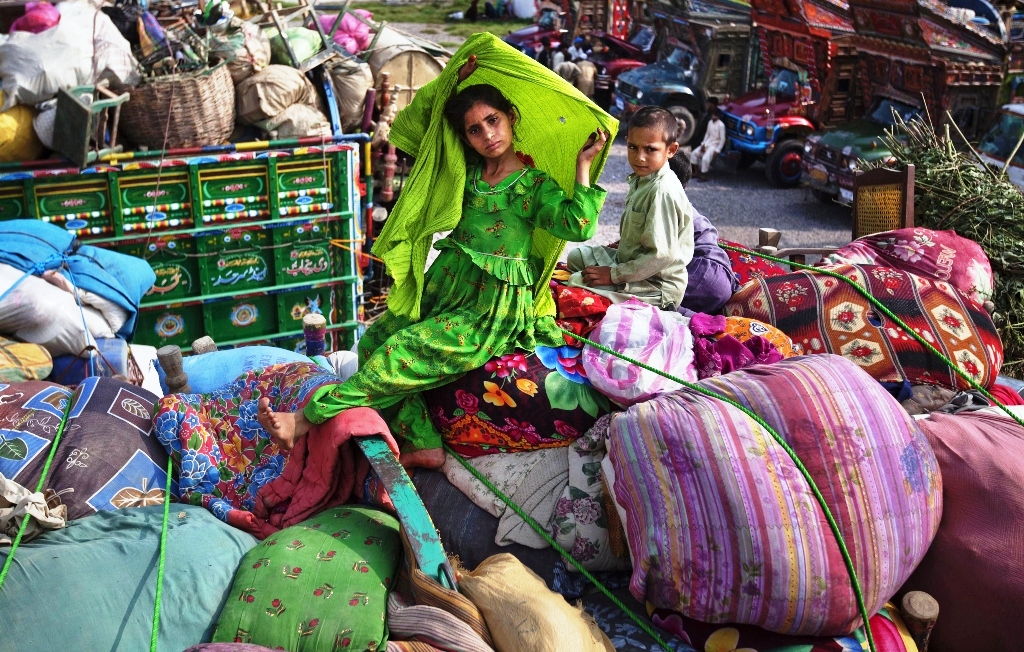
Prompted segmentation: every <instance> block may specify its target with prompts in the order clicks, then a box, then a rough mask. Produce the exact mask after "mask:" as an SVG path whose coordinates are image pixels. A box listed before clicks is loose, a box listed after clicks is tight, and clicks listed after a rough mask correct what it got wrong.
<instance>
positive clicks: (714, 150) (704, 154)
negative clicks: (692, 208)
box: [690, 106, 725, 181]
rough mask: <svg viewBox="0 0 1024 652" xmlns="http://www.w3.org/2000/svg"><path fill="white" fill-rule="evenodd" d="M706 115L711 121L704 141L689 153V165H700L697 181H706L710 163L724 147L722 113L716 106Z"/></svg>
mask: <svg viewBox="0 0 1024 652" xmlns="http://www.w3.org/2000/svg"><path fill="white" fill-rule="evenodd" d="M708 113H709V114H710V116H711V119H710V120H709V121H708V130H707V133H705V134H704V140H703V141H702V142H701V144H700V147H698V148H697V149H695V150H693V151H692V152H690V164H691V165H698V164H699V165H700V174H699V175H697V181H707V180H708V170H710V169H711V161H713V160H715V155H716V154H718V153H719V152H721V151H722V148H724V147H725V123H724V122H722V111H721V109H719V108H718V107H717V106H716V107H715V108H713V109H711V110H710V111H708Z"/></svg>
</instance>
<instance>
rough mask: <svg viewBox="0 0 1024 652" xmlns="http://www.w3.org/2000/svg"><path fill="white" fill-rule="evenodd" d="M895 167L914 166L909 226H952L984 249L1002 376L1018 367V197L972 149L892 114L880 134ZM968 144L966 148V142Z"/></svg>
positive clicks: (1022, 288) (1021, 244) (1023, 264)
mask: <svg viewBox="0 0 1024 652" xmlns="http://www.w3.org/2000/svg"><path fill="white" fill-rule="evenodd" d="M883 141H884V144H885V145H886V146H887V147H889V148H890V149H891V151H892V153H893V155H894V156H895V157H896V160H897V162H898V163H897V164H898V165H899V166H900V167H906V165H907V164H911V163H912V164H913V165H914V168H915V169H914V181H915V183H914V223H915V224H917V225H920V226H924V227H927V228H929V229H935V230H942V229H953V230H954V231H956V232H957V234H959V235H960V236H963V237H965V238H970V239H971V240H974V241H975V242H977V243H978V244H980V245H981V247H982V248H983V249H984V250H985V253H986V254H987V255H988V257H989V261H990V262H991V263H992V271H993V272H994V273H995V290H994V293H993V297H992V301H993V302H994V303H995V307H996V310H995V313H994V314H993V318H994V320H995V323H996V326H997V327H998V328H999V334H1000V336H1001V337H1002V340H1003V347H1004V350H1005V355H1006V362H1005V363H1004V365H1003V373H1005V374H1007V375H1011V376H1016V377H1020V373H1021V372H1024V195H1021V192H1020V190H1019V189H1018V188H1017V187H1016V186H1014V185H1013V184H1012V183H1010V180H1009V179H1008V178H1007V176H1006V175H1004V174H1002V170H1001V169H999V168H995V167H992V166H984V167H983V165H982V163H981V160H980V157H979V156H978V155H977V153H976V152H974V151H973V150H971V151H968V152H966V153H965V152H961V151H958V150H957V149H956V148H955V147H954V144H953V140H952V138H951V137H950V133H949V127H948V126H947V127H946V129H945V133H944V134H943V135H939V134H937V133H936V131H935V129H934V128H933V127H932V126H931V125H930V124H927V123H924V122H921V121H914V122H909V123H908V122H904V121H903V120H899V119H897V122H896V125H895V126H894V127H893V129H892V131H891V132H889V133H887V134H886V136H885V137H884V138H883ZM968 147H969V145H968Z"/></svg>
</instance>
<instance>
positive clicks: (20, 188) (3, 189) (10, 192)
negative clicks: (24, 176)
mask: <svg viewBox="0 0 1024 652" xmlns="http://www.w3.org/2000/svg"><path fill="white" fill-rule="evenodd" d="M27 217H31V216H30V215H29V214H28V201H27V200H26V199H25V183H24V182H23V181H9V182H5V183H3V184H0V220H18V219H24V218H27Z"/></svg>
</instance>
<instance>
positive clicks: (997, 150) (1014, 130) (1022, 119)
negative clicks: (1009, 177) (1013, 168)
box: [978, 113, 1024, 166]
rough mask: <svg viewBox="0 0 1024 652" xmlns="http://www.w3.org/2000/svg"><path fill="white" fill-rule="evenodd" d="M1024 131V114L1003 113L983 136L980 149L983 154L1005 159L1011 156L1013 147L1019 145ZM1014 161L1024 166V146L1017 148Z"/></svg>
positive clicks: (979, 144) (979, 145)
mask: <svg viewBox="0 0 1024 652" xmlns="http://www.w3.org/2000/svg"><path fill="white" fill-rule="evenodd" d="M1022 133H1024V116H1021V115H1017V114H1015V113H1003V114H1001V115H1000V116H999V121H998V122H996V123H995V124H994V125H992V128H991V129H989V130H988V133H986V134H985V135H984V136H982V137H981V142H980V143H978V150H979V151H980V152H982V153H983V154H988V155H989V156H994V157H996V158H998V159H1001V160H1003V161H1005V160H1006V159H1007V158H1009V156H1010V152H1012V151H1013V148H1014V147H1016V146H1017V142H1018V141H1020V136H1021V134H1022ZM1013 163H1014V164H1015V165H1022V166H1024V147H1021V148H1020V149H1018V150H1017V154H1016V155H1015V156H1014V157H1013Z"/></svg>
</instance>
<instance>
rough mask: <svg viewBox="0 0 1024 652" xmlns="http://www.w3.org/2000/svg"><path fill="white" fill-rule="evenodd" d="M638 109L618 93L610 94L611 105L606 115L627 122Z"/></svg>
mask: <svg viewBox="0 0 1024 652" xmlns="http://www.w3.org/2000/svg"><path fill="white" fill-rule="evenodd" d="M639 108H640V107H639V106H638V105H636V104H634V103H633V101H632V100H629V99H627V98H625V97H623V96H621V95H619V94H618V93H612V105H611V107H609V110H608V113H610V114H611V115H612V117H613V118H618V119H619V120H629V117H630V116H631V115H633V114H634V113H636V112H637V109H639Z"/></svg>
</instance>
